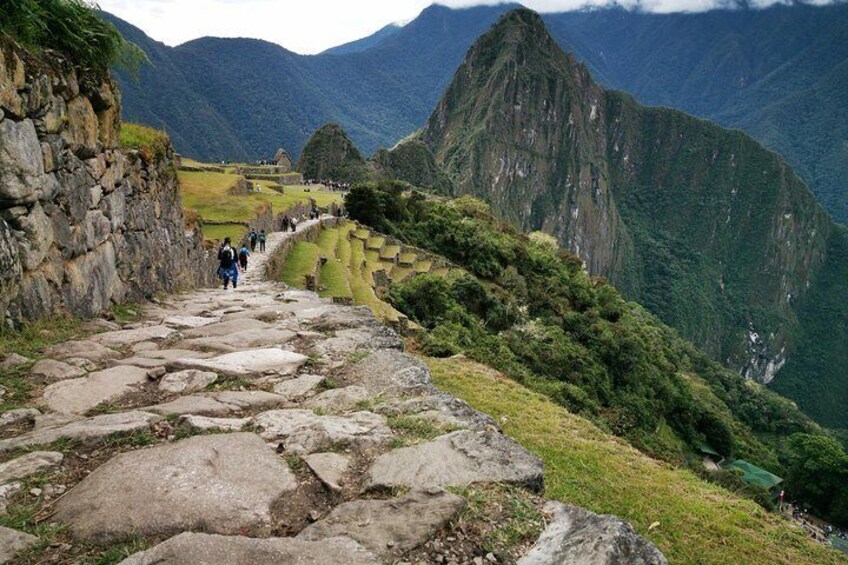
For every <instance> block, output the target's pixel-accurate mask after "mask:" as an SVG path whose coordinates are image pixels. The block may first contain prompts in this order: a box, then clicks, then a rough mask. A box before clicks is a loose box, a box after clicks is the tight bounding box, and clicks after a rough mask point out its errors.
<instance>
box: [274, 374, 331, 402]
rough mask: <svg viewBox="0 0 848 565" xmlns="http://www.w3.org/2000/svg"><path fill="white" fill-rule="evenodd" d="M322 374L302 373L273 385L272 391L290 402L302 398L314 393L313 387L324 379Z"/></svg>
mask: <svg viewBox="0 0 848 565" xmlns="http://www.w3.org/2000/svg"><path fill="white" fill-rule="evenodd" d="M324 378H325V377H324V376H322V375H302V376H300V377H297V378H296V379H290V380H287V381H283V382H281V383H277V384H275V385H274V392H275V393H276V394H279V395H280V396H283V397H285V398H286V399H287V400H290V401H292V402H298V401H300V400H303V399H304V398H306V397H307V396H310V395H312V394H314V391H315V387H317V386H318V385H319V384H321V381H323V380H324Z"/></svg>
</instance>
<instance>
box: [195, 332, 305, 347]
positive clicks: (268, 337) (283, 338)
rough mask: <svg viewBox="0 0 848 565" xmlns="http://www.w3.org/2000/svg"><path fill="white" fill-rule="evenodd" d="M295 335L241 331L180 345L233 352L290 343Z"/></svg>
mask: <svg viewBox="0 0 848 565" xmlns="http://www.w3.org/2000/svg"><path fill="white" fill-rule="evenodd" d="M296 335H297V334H295V333H294V332H292V331H289V330H277V329H261V330H243V331H240V332H235V333H232V334H227V335H222V336H213V337H198V338H194V339H188V340H185V341H184V342H183V343H182V345H183V347H190V348H192V349H199V350H201V351H223V352H233V351H240V350H242V349H250V348H256V347H268V346H274V345H282V344H284V343H286V342H288V341H291V340H292V339H293V338H294V337H295V336H296Z"/></svg>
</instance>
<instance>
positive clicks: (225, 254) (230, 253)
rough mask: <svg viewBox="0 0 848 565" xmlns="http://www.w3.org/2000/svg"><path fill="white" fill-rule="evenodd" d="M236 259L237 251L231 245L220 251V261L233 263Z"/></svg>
mask: <svg viewBox="0 0 848 565" xmlns="http://www.w3.org/2000/svg"><path fill="white" fill-rule="evenodd" d="M235 258H236V254H235V250H234V249H233V248H232V247H230V246H229V245H225V246H224V247H222V248H221V249H220V250H219V251H218V261H224V262H232V261H234V260H235Z"/></svg>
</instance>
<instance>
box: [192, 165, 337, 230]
mask: <svg viewBox="0 0 848 565" xmlns="http://www.w3.org/2000/svg"><path fill="white" fill-rule="evenodd" d="M230 171H231V169H230ZM177 176H178V178H179V180H180V194H181V195H182V199H183V206H184V207H185V208H186V209H187V210H193V211H195V212H197V213H198V214H200V217H201V218H203V219H204V220H211V221H214V222H250V220H252V219H253V218H255V217H256V215H257V212H258V211H259V210H261V209H264V208H267V206H268V205H269V204H270V206H271V208H272V210H273V212H274V213H275V214H281V213H283V212H285V211H286V210H289V209H291V208H292V207H294V206H296V205H298V204H308V203H309V202H310V200H314V201H315V203H316V204H317V205H318V206H319V207H322V208H323V207H326V206H329V205H331V204H341V202H342V195H341V193H338V192H330V191H327V190H322V189H319V188H317V187H315V186H312V187H306V186H301V185H291V186H286V187H285V188H284V191H283V193H282V194H280V193H279V192H276V191H274V190H271V189H270V188H268V187H267V186H263V189H262V192H259V193H251V194H245V195H232V194H228V193H227V191H228V190H229V189H230V187H232V186H233V185H234V184H235V183H236V182H238V180H239V179H240V178H242V177H241V175H237V174H234V173H233V172H227V173H216V172H205V171H203V172H199V171H178V173H177ZM259 184H260V185H263V183H262V181H260V182H259ZM265 184H267V183H265Z"/></svg>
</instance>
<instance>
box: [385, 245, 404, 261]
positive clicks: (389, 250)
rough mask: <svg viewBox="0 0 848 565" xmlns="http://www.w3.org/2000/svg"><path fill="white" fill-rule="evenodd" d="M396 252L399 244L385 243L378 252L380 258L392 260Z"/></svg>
mask: <svg viewBox="0 0 848 565" xmlns="http://www.w3.org/2000/svg"><path fill="white" fill-rule="evenodd" d="M398 253H400V245H386V246H385V247H383V250H382V251H381V252H380V259H383V260H384V261H394V259H395V257H397V255H398Z"/></svg>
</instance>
